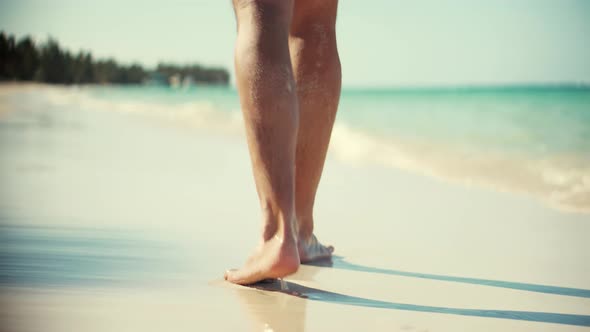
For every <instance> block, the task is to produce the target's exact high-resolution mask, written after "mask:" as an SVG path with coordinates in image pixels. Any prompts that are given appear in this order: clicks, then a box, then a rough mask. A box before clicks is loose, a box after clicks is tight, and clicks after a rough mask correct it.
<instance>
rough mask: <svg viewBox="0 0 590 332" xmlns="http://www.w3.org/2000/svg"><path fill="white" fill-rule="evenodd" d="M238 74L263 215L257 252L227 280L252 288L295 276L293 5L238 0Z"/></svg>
mask: <svg viewBox="0 0 590 332" xmlns="http://www.w3.org/2000/svg"><path fill="white" fill-rule="evenodd" d="M234 9H235V12H236V18H237V20H238V38H237V42H236V53H235V68H236V79H237V86H238V91H239V94H240V103H241V106H242V111H243V115H244V120H245V124H246V137H247V140H248V147H249V150H250V158H251V161H252V169H253V172H254V180H255V183H256V189H257V192H258V197H259V199H260V206H261V209H262V214H263V226H264V227H263V232H262V233H263V234H262V241H261V244H260V246H259V248H258V249H257V250H256V251H255V253H254V255H253V256H252V257H251V258H250V259H249V260H248V262H246V264H245V266H244V267H243V268H241V269H239V270H231V271H228V272H226V275H225V278H226V279H227V280H229V281H231V282H235V283H239V284H250V283H254V282H257V281H260V280H262V279H266V278H279V277H283V276H286V275H288V274H291V273H294V272H295V271H297V269H298V267H299V255H298V251H297V240H296V234H295V228H296V224H295V223H296V220H295V196H294V193H295V182H294V181H295V146H296V140H297V126H298V117H299V114H298V113H299V111H298V105H297V94H296V88H295V81H294V79H293V72H292V67H291V61H290V58H289V47H288V36H289V26H290V22H291V17H292V10H293V2H292V0H244V1H241V0H234Z"/></svg>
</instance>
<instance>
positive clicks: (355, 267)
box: [309, 256, 590, 298]
mask: <svg viewBox="0 0 590 332" xmlns="http://www.w3.org/2000/svg"><path fill="white" fill-rule="evenodd" d="M309 265H313V266H322V267H332V268H334V269H342V270H350V271H358V272H369V273H380V274H386V275H394V276H403V277H412V278H422V279H431V280H440V281H450V282H459V283H465V284H474V285H482V286H490V287H501V288H510V289H517V290H522V291H527V292H537V293H547V294H556V295H566V296H575V297H585V298H590V289H581V288H569V287H558V286H548V285H539V284H528V283H522V282H511V281H502V280H491V279H477V278H465V277H454V276H445V275H440V274H428V273H419V272H408V271H400V270H391V269H383V268H376V267H370V266H364V265H359V264H354V263H350V262H347V261H345V260H344V258H343V257H341V256H334V257H333V258H332V260H331V261H330V260H326V261H320V262H315V263H311V264H309Z"/></svg>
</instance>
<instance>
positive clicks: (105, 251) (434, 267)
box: [0, 85, 590, 332]
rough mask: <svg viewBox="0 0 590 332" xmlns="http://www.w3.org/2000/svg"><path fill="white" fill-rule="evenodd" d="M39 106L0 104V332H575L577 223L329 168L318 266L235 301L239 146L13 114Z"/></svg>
mask: <svg viewBox="0 0 590 332" xmlns="http://www.w3.org/2000/svg"><path fill="white" fill-rule="evenodd" d="M44 89H69V88H54V87H46V86H36V85H27V86H20V87H19V86H16V87H15V86H14V85H10V86H6V85H5V86H0V105H2V108H3V110H2V111H0V225H2V226H1V227H2V235H1V236H2V237H3V241H2V244H0V254H2V257H4V259H3V262H2V263H1V265H0V294H2V295H1V299H0V302H2V303H0V321H2V325H1V326H2V330H3V331H13V332H17V331H162V330H173V331H304V330H305V331H332V330H336V331H359V330H372V331H578V330H580V331H581V330H589V326H590V244H589V242H588V235H589V234H590V216H589V215H588V214H582V213H566V212H561V211H558V210H556V209H554V208H551V207H549V206H546V205H544V204H543V203H542V202H541V201H538V200H535V199H533V198H531V197H528V196H524V195H518V194H511V193H506V192H495V191H492V190H490V189H482V188H479V187H468V186H463V185H457V184H453V183H449V182H446V181H444V180H441V179H435V178H431V177H426V176H422V175H418V174H414V173H411V172H409V171H402V170H398V169H394V168H386V167H380V166H370V165H362V166H361V165H353V164H347V163H344V162H341V161H338V160H337V159H335V158H333V157H329V158H328V161H327V164H326V167H325V170H324V176H323V178H322V183H321V188H320V191H319V194H318V198H317V202H316V222H317V225H316V232H317V235H318V237H319V238H320V239H321V240H322V241H323V242H325V243H329V244H333V245H334V246H335V247H336V252H335V254H336V255H337V256H336V257H335V259H334V261H333V264H332V266H302V267H301V269H300V271H299V272H297V273H296V274H294V275H292V276H290V277H288V278H286V279H285V280H284V281H283V282H282V283H281V282H279V281H275V282H274V283H269V284H261V285H257V286H255V287H244V286H236V285H232V284H229V283H227V282H225V281H223V272H224V270H225V269H227V268H232V267H237V266H239V265H240V264H242V262H243V261H244V259H245V258H246V257H247V255H248V254H249V252H250V250H251V249H252V248H253V247H254V245H255V244H256V241H257V239H258V236H259V235H258V232H259V231H260V223H259V218H260V216H259V212H258V210H257V198H256V195H255V188H254V184H253V180H252V176H251V171H250V163H249V159H248V152H247V147H246V144H245V141H244V140H243V138H242V136H241V135H226V134H224V133H220V132H214V131H207V130H203V129H195V128H193V127H190V126H182V125H177V124H175V123H174V122H173V121H162V119H160V118H158V117H153V116H146V115H144V114H141V113H133V112H126V113H123V112H114V111H110V110H83V111H81V110H74V109H69V108H68V109H66V108H64V109H63V110H58V111H56V110H47V109H44V108H43V107H39V108H37V109H23V107H21V105H19V104H18V103H17V102H16V101H17V100H18V98H16V97H15V94H18V93H19V92H22V91H25V90H26V91H29V92H30V91H33V92H34V91H36V90H39V91H42V90H44ZM68 91H72V90H71V89H70V90H68ZM73 91H75V90H73Z"/></svg>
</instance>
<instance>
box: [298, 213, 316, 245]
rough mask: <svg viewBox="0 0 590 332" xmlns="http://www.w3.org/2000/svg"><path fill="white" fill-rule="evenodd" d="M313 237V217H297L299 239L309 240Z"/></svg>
mask: <svg viewBox="0 0 590 332" xmlns="http://www.w3.org/2000/svg"><path fill="white" fill-rule="evenodd" d="M312 235H313V217H311V216H309V215H307V216H301V215H300V216H298V217H297V238H298V239H299V240H304V241H305V240H309V239H310V238H311V236H312Z"/></svg>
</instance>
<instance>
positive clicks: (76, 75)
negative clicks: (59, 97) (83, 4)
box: [0, 32, 229, 85]
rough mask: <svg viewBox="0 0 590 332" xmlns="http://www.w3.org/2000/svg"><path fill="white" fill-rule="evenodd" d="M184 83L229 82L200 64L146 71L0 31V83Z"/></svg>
mask: <svg viewBox="0 0 590 332" xmlns="http://www.w3.org/2000/svg"><path fill="white" fill-rule="evenodd" d="M173 79H175V80H176V81H180V80H184V81H185V82H194V83H204V84H223V85H227V84H228V83H229V73H228V72H227V70H225V69H223V68H205V67H202V66H200V65H188V66H177V65H172V64H159V65H158V67H157V68H156V70H154V71H146V70H145V69H143V68H142V67H141V66H140V65H138V64H132V65H120V64H118V63H117V62H116V61H115V60H113V59H106V60H98V61H95V60H94V59H93V58H92V55H91V54H90V53H88V52H83V51H81V52H79V53H78V54H72V53H70V52H69V51H67V50H64V49H62V48H60V46H59V44H58V42H57V41H56V40H54V39H49V40H48V41H47V42H46V43H44V44H41V45H40V46H37V45H35V43H34V42H33V40H32V39H31V38H30V37H28V36H26V37H24V38H22V39H20V40H19V41H18V42H16V41H15V38H14V36H9V35H6V34H5V33H4V32H0V81H2V80H20V81H38V82H45V83H54V84H88V83H99V84H110V83H115V84H139V83H146V82H151V83H158V84H169V82H171V81H173Z"/></svg>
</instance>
